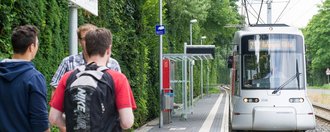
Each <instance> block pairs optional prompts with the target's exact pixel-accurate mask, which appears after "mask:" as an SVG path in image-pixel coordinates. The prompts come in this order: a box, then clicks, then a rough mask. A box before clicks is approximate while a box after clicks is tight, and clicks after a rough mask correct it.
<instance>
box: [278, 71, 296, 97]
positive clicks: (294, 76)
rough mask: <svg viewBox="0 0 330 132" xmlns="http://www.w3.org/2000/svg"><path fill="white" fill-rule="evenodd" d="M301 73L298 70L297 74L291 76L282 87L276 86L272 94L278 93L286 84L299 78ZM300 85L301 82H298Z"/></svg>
mask: <svg viewBox="0 0 330 132" xmlns="http://www.w3.org/2000/svg"><path fill="white" fill-rule="evenodd" d="M300 74H301V73H299V72H297V73H296V74H295V75H293V76H292V77H291V78H289V79H288V80H287V81H285V82H284V83H283V84H282V85H281V86H280V87H278V88H276V89H275V90H274V91H273V92H272V94H276V93H277V92H278V91H280V90H281V89H282V88H283V87H284V86H286V85H288V84H289V83H290V82H291V81H292V80H294V79H295V78H297V79H299V75H300ZM298 85H299V84H298Z"/></svg>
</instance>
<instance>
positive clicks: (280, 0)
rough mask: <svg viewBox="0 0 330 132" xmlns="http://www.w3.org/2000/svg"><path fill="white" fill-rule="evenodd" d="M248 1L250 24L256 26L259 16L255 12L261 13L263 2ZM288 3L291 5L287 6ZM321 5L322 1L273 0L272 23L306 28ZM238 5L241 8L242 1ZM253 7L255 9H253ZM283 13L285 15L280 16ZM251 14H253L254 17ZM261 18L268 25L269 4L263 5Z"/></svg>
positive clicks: (265, 0) (259, 0) (258, 0)
mask: <svg viewBox="0 0 330 132" xmlns="http://www.w3.org/2000/svg"><path fill="white" fill-rule="evenodd" d="M246 1H247V2H248V3H250V4H248V3H247V6H248V10H249V18H250V23H251V24H255V23H256V18H257V16H258V15H257V14H256V13H255V12H259V9H260V3H261V0H246ZM267 1H268V0H264V3H266V2H267ZM287 3H289V4H288V5H287ZM321 4H322V0H273V3H272V23H274V22H275V21H276V20H277V19H278V21H277V22H276V23H284V24H288V25H290V26H294V27H298V28H302V27H305V26H306V25H307V24H308V21H309V20H310V19H311V18H312V17H313V15H315V14H316V13H317V11H318V9H319V8H318V5H321ZM238 5H239V7H241V0H240V2H239V3H238ZM251 5H252V7H253V8H252V7H251ZM286 5H287V7H286ZM285 7H286V8H285ZM284 8H285V10H284ZM244 10H245V9H244ZM283 10H284V11H283ZM282 11H283V13H282V15H281V16H280V14H281V12H282ZM240 13H241V12H240ZM251 13H253V15H254V16H253V15H252V14H251ZM279 16H280V17H279ZM260 18H261V19H262V20H263V21H264V22H265V23H267V4H263V5H262V9H261V14H260ZM259 21H260V20H259ZM259 23H260V22H259Z"/></svg>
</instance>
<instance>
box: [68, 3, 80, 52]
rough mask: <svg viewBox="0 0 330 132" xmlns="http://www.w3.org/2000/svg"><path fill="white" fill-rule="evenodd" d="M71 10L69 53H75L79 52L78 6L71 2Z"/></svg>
mask: <svg viewBox="0 0 330 132" xmlns="http://www.w3.org/2000/svg"><path fill="white" fill-rule="evenodd" d="M69 10H70V11H69V12H70V15H69V49H70V50H69V53H70V55H74V54H78V36H77V28H78V7H77V6H76V5H74V4H73V3H71V2H70V3H69Z"/></svg>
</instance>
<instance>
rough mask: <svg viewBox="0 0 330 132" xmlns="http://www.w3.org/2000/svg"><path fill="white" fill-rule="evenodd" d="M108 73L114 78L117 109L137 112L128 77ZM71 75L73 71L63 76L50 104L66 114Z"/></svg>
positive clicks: (114, 72) (115, 72)
mask: <svg viewBox="0 0 330 132" xmlns="http://www.w3.org/2000/svg"><path fill="white" fill-rule="evenodd" d="M107 72H108V73H109V74H110V75H111V76H112V78H113V83H114V86H115V95H116V105H117V109H118V110H119V109H122V108H132V109H133V110H135V109H136V104H135V100H134V97H133V93H132V90H131V87H130V85H129V83H128V80H127V78H126V76H125V75H124V74H122V73H120V72H117V71H113V70H108V71H107ZM71 73H72V71H69V72H67V73H65V74H64V75H63V77H62V78H61V80H60V82H59V84H58V86H57V88H56V91H55V93H54V95H53V97H52V100H51V101H50V103H49V104H50V106H51V107H53V108H55V109H57V110H59V111H61V112H64V109H63V101H64V91H65V87H66V82H67V79H68V78H69V76H70V74H71Z"/></svg>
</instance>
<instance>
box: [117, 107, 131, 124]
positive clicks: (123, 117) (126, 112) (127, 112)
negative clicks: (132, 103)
mask: <svg viewBox="0 0 330 132" xmlns="http://www.w3.org/2000/svg"><path fill="white" fill-rule="evenodd" d="M119 119H120V126H121V128H123V129H129V128H131V127H132V126H133V123H134V115H133V110H132V108H122V109H119Z"/></svg>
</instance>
